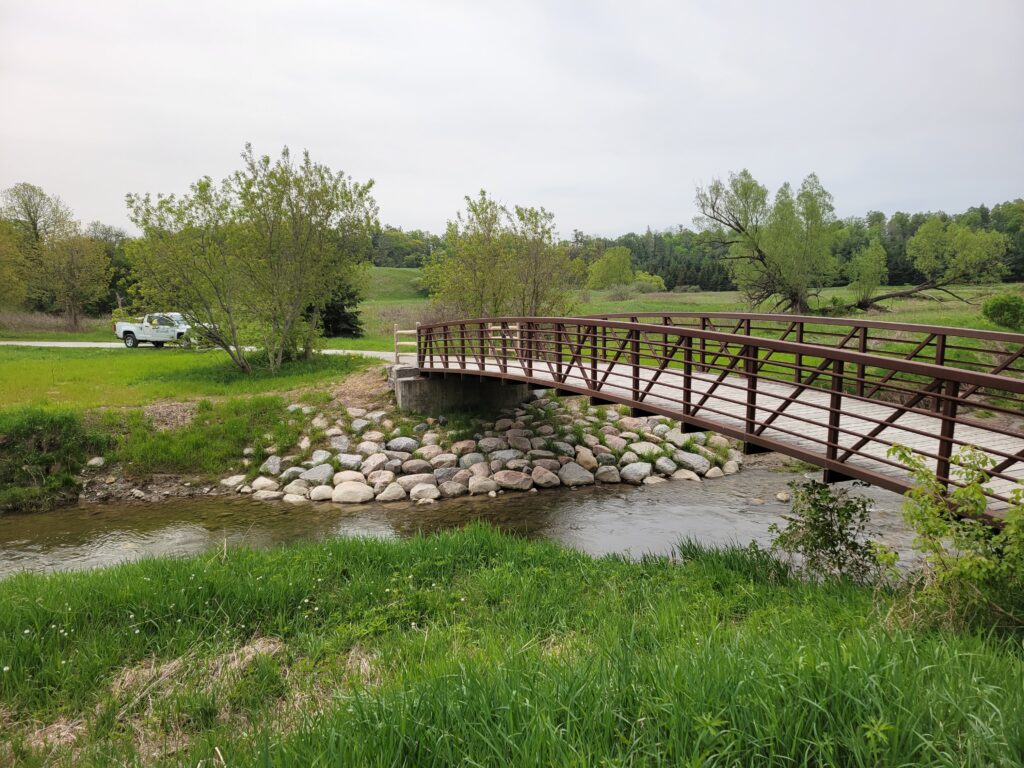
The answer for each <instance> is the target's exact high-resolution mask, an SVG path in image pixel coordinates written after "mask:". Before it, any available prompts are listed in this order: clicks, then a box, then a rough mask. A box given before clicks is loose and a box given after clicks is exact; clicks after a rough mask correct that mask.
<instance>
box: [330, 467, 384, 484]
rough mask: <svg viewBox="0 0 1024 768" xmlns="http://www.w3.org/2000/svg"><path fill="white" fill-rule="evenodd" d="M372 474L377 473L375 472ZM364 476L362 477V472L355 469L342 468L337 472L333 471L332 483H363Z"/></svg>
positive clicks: (364, 480)
mask: <svg viewBox="0 0 1024 768" xmlns="http://www.w3.org/2000/svg"><path fill="white" fill-rule="evenodd" d="M374 474H377V473H376V472H375V473H374ZM364 482H366V478H365V477H363V473H362V472H360V471H358V470H355V469H342V470H341V471H339V472H335V473H334V484H335V485H341V484H342V483H364Z"/></svg>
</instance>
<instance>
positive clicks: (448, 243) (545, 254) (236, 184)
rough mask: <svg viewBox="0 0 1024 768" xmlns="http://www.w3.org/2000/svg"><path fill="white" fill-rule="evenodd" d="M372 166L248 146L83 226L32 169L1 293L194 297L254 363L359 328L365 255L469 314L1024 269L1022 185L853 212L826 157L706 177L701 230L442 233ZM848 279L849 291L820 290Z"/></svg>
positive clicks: (994, 277) (1022, 276)
mask: <svg viewBox="0 0 1024 768" xmlns="http://www.w3.org/2000/svg"><path fill="white" fill-rule="evenodd" d="M372 189H373V182H372V180H371V181H367V182H362V183H361V182H357V181H355V180H353V179H351V178H350V177H348V176H346V175H345V174H344V173H342V172H340V171H333V170H331V169H330V168H328V167H327V166H325V165H322V164H319V163H315V162H313V161H312V160H311V159H310V157H309V155H308V154H303V156H302V157H301V159H299V160H298V161H296V160H295V159H294V158H292V156H291V155H290V153H289V152H288V150H287V148H286V149H285V150H284V151H283V152H282V153H281V155H280V156H279V157H278V158H276V159H271V158H270V157H269V156H257V155H256V154H255V153H254V152H253V150H252V148H251V147H250V146H248V145H247V146H246V149H245V151H244V152H243V153H242V167H241V168H240V170H238V171H237V172H235V173H234V174H232V175H230V176H229V177H227V178H225V179H223V180H221V181H219V182H215V181H213V180H212V179H210V178H208V177H204V178H203V179H200V180H198V181H197V182H196V183H195V184H193V185H192V187H191V188H190V190H189V191H188V192H187V193H186V194H184V195H179V196H176V195H157V196H156V197H153V196H151V195H146V194H142V195H128V197H127V205H128V210H129V215H130V218H131V220H132V222H133V223H134V225H135V226H136V227H137V229H138V231H139V233H140V234H139V235H138V236H135V237H131V236H129V235H128V234H127V233H126V232H125V231H124V230H121V229H119V228H117V227H112V226H109V225H105V224H103V223H100V222H92V223H90V224H88V225H86V226H83V225H81V224H80V223H79V222H78V221H77V220H76V219H75V217H74V214H73V212H72V211H71V209H70V208H69V207H68V206H67V205H66V204H65V203H64V202H63V201H62V200H61V199H60V198H59V197H57V196H54V195H51V194H48V193H46V192H45V191H44V190H42V189H41V188H39V187H38V186H35V185H32V184H28V183H21V184H16V185H14V186H13V187H10V188H9V189H6V190H4V191H3V193H2V199H0V306H3V307H18V308H25V309H29V310H36V311H43V312H51V313H56V312H60V313H63V315H64V316H65V317H66V318H67V322H68V325H69V326H70V327H72V328H77V327H78V325H79V323H80V320H81V318H82V317H83V316H87V315H101V314H105V313H110V312H115V313H117V312H136V313H138V312H142V311H154V310H155V311H170V310H177V311H181V312H182V313H183V314H185V315H186V317H187V318H188V319H189V320H190V321H191V322H192V323H193V325H194V326H195V327H197V328H200V329H204V333H205V334H206V335H207V336H208V337H209V340H210V341H211V342H212V343H214V344H216V345H218V346H221V347H223V348H224V349H225V350H226V351H228V353H229V354H230V355H231V356H232V359H233V360H234V361H235V362H236V364H238V365H239V367H241V368H243V369H247V370H248V369H249V368H250V367H251V364H250V360H249V358H250V355H249V354H247V353H246V351H245V350H246V349H247V348H249V347H252V346H256V347H258V348H259V349H261V350H262V352H261V353H260V354H261V355H264V356H265V358H266V360H267V364H268V365H270V366H271V367H277V366H279V365H280V364H281V363H282V362H283V361H284V360H286V359H288V358H290V357H294V356H297V355H304V354H309V352H310V350H312V349H313V348H314V347H315V345H316V340H317V338H318V337H319V336H321V335H324V334H326V335H332V336H336V335H358V334H359V332H360V323H359V317H358V311H357V308H358V303H359V301H360V300H361V298H362V296H363V295H364V293H365V288H366V284H367V282H366V281H367V275H366V269H365V268H366V265H368V264H374V265H377V266H383V267H420V268H422V271H423V274H422V284H423V287H424V290H425V291H426V292H429V294H430V296H431V297H432V299H433V300H434V303H435V304H436V305H437V307H438V308H439V310H440V311H442V312H444V313H446V314H451V315H455V314H458V315H462V316H486V315H546V314H565V313H568V312H571V311H572V310H573V309H574V308H575V304H576V303H577V302H578V301H579V298H580V295H581V294H580V291H581V289H588V288H589V289H593V290H615V289H620V288H628V289H629V290H631V291H691V290H707V291H717V290H727V289H738V290H740V291H741V292H742V293H743V294H744V296H745V297H746V299H747V302H748V304H749V305H750V306H751V307H758V308H761V309H764V310H769V311H793V312H808V311H812V310H818V311H851V310H864V309H870V308H872V307H874V306H876V305H878V304H879V303H880V302H883V301H886V300H890V299H897V298H902V297H906V296H912V295H914V294H918V293H924V292H927V293H929V294H930V295H935V294H936V293H943V294H947V295H950V296H956V286H957V285H961V284H969V283H980V282H995V281H999V280H1006V281H1024V199H1017V200H1013V201H1008V202H1004V203H1000V204H998V205H996V206H994V207H992V208H988V207H986V206H983V205H982V206H976V207H972V208H969V209H968V210H966V211H964V212H962V213H958V214H952V215H949V214H946V213H944V212H937V213H912V214H910V213H904V212H897V213H894V214H892V216H886V215H885V214H883V213H881V212H879V211H870V212H868V213H867V214H865V215H864V216H861V217H851V218H847V219H842V220H840V219H838V218H837V217H836V215H835V211H834V206H833V201H832V196H831V195H830V194H829V192H828V191H827V190H826V189H825V187H824V186H823V185H822V183H821V181H820V180H819V179H818V178H817V176H815V175H814V174H810V175H808V176H807V177H806V178H805V179H804V180H803V181H802V182H801V183H800V184H799V185H798V186H796V187H794V186H792V185H790V184H788V183H787V184H783V185H782V186H781V187H780V188H779V189H778V190H776V191H775V192H774V193H772V192H770V191H769V190H768V189H767V187H765V186H764V185H762V184H761V183H759V182H758V181H757V180H756V179H755V178H754V177H753V175H752V174H751V173H750V172H749V171H747V170H743V171H740V172H738V173H733V174H730V175H729V176H728V177H727V178H725V179H715V180H713V181H712V182H711V183H710V184H708V185H705V186H701V187H699V188H698V189H697V190H696V204H697V209H698V211H699V214H698V216H697V217H696V218H695V219H694V223H693V226H692V228H689V227H683V226H679V227H675V228H671V229H668V230H664V231H652V230H650V229H648V230H647V231H645V232H644V233H642V234H638V233H633V232H631V233H627V234H624V235H621V236H619V237H616V238H606V237H601V236H596V235H588V234H585V233H583V232H581V231H578V230H576V231H573V232H572V235H571V236H570V237H569V238H568V239H564V238H560V237H559V236H558V233H557V228H556V223H555V217H554V214H553V213H552V212H550V211H548V210H546V209H545V208H543V207H535V206H530V205H507V204H504V203H502V202H499V201H497V200H495V199H493V198H492V197H490V196H489V195H488V194H487V193H486V192H485V191H480V192H479V193H478V194H477V195H476V196H471V197H466V198H465V200H464V208H463V210H461V211H459V212H458V213H456V214H455V216H454V217H453V218H452V220H451V221H449V223H448V226H447V228H446V230H445V232H444V233H443V234H442V235H434V234H432V233H430V232H426V231H423V230H408V231H407V230H403V229H401V228H398V227H393V226H388V225H381V224H380V222H379V214H378V210H377V205H376V203H375V201H374V199H373V196H372ZM837 285H846V286H848V287H849V291H848V292H847V293H848V295H849V299H848V301H847V302H845V303H844V302H842V301H837V300H836V299H833V304H830V305H823V304H822V302H821V301H820V299H816V297H818V295H819V294H820V292H821V291H822V290H823V289H824V288H827V287H831V286H837Z"/></svg>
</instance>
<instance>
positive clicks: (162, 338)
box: [114, 312, 189, 349]
mask: <svg viewBox="0 0 1024 768" xmlns="http://www.w3.org/2000/svg"><path fill="white" fill-rule="evenodd" d="M188 330H189V326H188V324H187V323H185V321H184V320H183V319H182V318H181V315H179V314H177V313H176V312H170V313H166V314H152V315H146V316H145V317H141V318H136V322H126V321H121V322H117V323H114V335H115V336H117V338H119V339H121V341H123V342H124V345H125V346H126V347H128V348H129V349H131V348H134V347H137V346H138V345H139V344H141V343H142V342H144V341H148V342H149V343H150V344H152V345H153V346H154V347H162V346H163V345H164V344H166V343H167V342H169V341H176V342H180V341H181V340H182V339H183V338H184V336H185V334H186V333H188Z"/></svg>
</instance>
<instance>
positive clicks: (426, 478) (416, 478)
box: [395, 472, 437, 493]
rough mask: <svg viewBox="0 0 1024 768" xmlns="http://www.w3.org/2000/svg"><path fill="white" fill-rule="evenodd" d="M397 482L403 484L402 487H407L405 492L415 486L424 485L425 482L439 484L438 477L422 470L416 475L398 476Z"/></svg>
mask: <svg viewBox="0 0 1024 768" xmlns="http://www.w3.org/2000/svg"><path fill="white" fill-rule="evenodd" d="M395 482H397V483H398V484H399V485H400V486H402V488H404V489H405V492H406V493H408V492H409V491H411V490H412V489H413V488H414V487H415V486H417V485H422V484H424V483H426V484H427V485H437V478H436V477H434V475H433V474H431V473H428V472H422V473H419V474H416V475H404V476H403V477H400V478H398V479H397V480H396V481H395Z"/></svg>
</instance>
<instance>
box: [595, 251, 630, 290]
mask: <svg viewBox="0 0 1024 768" xmlns="http://www.w3.org/2000/svg"><path fill="white" fill-rule="evenodd" d="M632 282H633V255H632V253H630V250H629V248H626V247H624V246H621V245H617V246H615V247H614V248H609V249H608V250H607V251H605V252H604V254H603V255H602V256H601V258H599V259H598V260H597V261H595V262H594V263H593V264H591V265H590V268H589V269H588V270H587V287H588V288H592V289H594V290H598V291H600V290H604V289H606V288H611V287H612V286H613V285H629V284H630V283H632Z"/></svg>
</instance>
